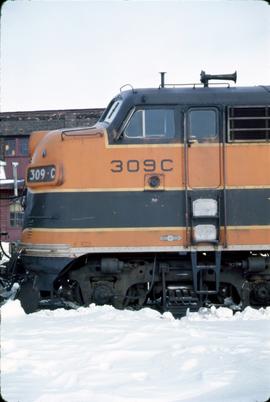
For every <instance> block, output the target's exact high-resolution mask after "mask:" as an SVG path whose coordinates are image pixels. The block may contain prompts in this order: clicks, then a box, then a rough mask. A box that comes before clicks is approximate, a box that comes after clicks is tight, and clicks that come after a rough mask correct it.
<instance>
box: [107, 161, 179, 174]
mask: <svg viewBox="0 0 270 402" xmlns="http://www.w3.org/2000/svg"><path fill="white" fill-rule="evenodd" d="M141 170H143V171H144V172H155V171H156V170H160V171H162V172H171V171H172V170H173V160H172V159H162V160H161V161H159V162H157V161H155V160H154V159H144V160H143V161H138V160H137V159H129V160H127V161H121V160H113V161H111V172H113V173H121V172H124V171H127V172H129V173H135V172H139V171H141Z"/></svg>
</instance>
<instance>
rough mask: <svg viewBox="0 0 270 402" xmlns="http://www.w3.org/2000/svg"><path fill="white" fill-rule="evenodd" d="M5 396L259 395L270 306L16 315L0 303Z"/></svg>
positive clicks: (259, 400) (15, 304)
mask: <svg viewBox="0 0 270 402" xmlns="http://www.w3.org/2000/svg"><path fill="white" fill-rule="evenodd" d="M1 315H2V321H1V353H2V359H1V365H2V376H1V385H2V396H3V397H4V398H5V399H6V401H8V402H33V401H35V402H64V401H65V402H66V401H71V402H90V401H91V402H150V401H151V402H180V401H184V402H186V401H188V402H263V401H266V400H267V399H268V398H269V397H270V381H269V380H270V337H269V334H270V308H266V309H261V310H259V311H256V310H253V309H251V308H247V309H246V310H245V311H244V312H242V313H239V312H238V313H236V314H235V315H234V316H233V315H232V312H231V310H229V309H227V308H220V309H215V308H212V309H210V310H209V309H202V310H201V311H200V312H199V313H190V314H188V315H187V316H186V317H184V318H182V319H181V320H175V319H174V318H173V317H172V316H171V314H170V313H165V314H163V315H161V314H159V313H158V312H156V311H153V310H150V309H144V310H141V311H136V312H135V311H128V310H126V311H119V310H116V309H114V308H113V307H110V306H103V307H99V306H95V305H91V306H90V307H88V308H79V309H78V310H69V311H66V310H63V309H59V310H55V311H47V310H44V311H41V312H37V313H34V314H30V315H26V314H24V312H23V310H22V308H21V306H20V303H19V301H9V302H8V303H6V304H5V305H4V306H2V308H1Z"/></svg>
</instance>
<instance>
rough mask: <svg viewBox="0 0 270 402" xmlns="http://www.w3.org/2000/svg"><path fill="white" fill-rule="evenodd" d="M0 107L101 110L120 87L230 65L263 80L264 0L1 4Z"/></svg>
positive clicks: (267, 48)
mask: <svg viewBox="0 0 270 402" xmlns="http://www.w3.org/2000/svg"><path fill="white" fill-rule="evenodd" d="M1 14H2V15H1V111H2V112H4V111H23V110H46V109H68V108H70V109H73V108H94V107H104V106H106V105H107V103H108V102H109V100H110V99H111V98H112V97H113V96H114V95H116V94H117V93H118V92H119V89H120V87H121V86H122V85H124V84H127V83H129V84H132V85H133V86H134V87H151V86H158V85H159V83H160V77H159V71H167V75H166V81H167V82H168V83H186V82H198V81H199V76H200V72H201V70H205V71H206V72H207V73H211V74H217V73H219V74H221V73H232V72H234V71H235V70H237V73H238V82H237V84H238V85H257V84H267V83H268V84H270V6H269V5H268V4H267V3H266V2H264V1H260V0H220V1H219V0H212V1H207V0H197V1H195V0H194V1H193V0H187V1H181V0H178V1H169V0H167V1H165V0H164V1H153V0H152V1H139V0H137V1H136V0H133V1H132V0H118V1H117V0H115V1H114V0H111V1H90V0H89V1H45V0H44V1H42V0H41V1H35V0H32V1H24V0H17V1H16V0H15V1H8V2H6V3H5V4H4V6H3V7H2V10H1Z"/></svg>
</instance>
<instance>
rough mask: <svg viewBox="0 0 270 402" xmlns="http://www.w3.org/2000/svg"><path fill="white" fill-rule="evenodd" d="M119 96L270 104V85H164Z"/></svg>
mask: <svg viewBox="0 0 270 402" xmlns="http://www.w3.org/2000/svg"><path fill="white" fill-rule="evenodd" d="M119 96H120V97H121V98H122V99H124V100H129V101H130V102H132V103H134V104H142V103H145V104H161V103H162V104H183V105H185V104H200V105H202V104H225V105H230V104H234V105H235V104H239V105H248V104H249V105H252V104H257V105H258V104H262V105H265V104H267V103H268V104H270V86H266V85H265V86H264V85H260V86H254V87H222V88H221V87H211V86H210V87H206V88H205V87H196V86H194V87H180V88H179V87H177V88H171V87H164V88H139V89H131V90H128V91H123V92H121V93H120V94H119Z"/></svg>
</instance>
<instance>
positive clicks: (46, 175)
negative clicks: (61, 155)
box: [27, 165, 56, 183]
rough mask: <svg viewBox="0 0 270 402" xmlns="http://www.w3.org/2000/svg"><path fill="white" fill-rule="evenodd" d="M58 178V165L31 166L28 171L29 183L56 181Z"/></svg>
mask: <svg viewBox="0 0 270 402" xmlns="http://www.w3.org/2000/svg"><path fill="white" fill-rule="evenodd" d="M55 178H56V166H55V165H49V166H35V167H31V168H29V169H28V171H27V182H28V183H48V182H52V181H55Z"/></svg>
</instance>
